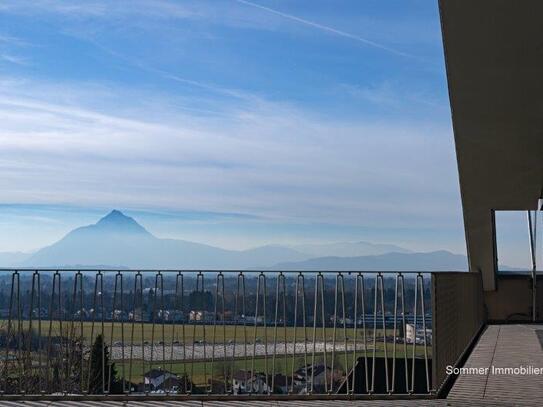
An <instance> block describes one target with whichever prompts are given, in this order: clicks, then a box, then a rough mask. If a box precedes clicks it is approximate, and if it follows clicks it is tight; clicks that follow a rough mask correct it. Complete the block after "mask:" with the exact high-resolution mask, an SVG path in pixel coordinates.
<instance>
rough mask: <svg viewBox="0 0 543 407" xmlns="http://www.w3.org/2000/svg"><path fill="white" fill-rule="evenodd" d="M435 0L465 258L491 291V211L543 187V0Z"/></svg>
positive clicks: (523, 202)
mask: <svg viewBox="0 0 543 407" xmlns="http://www.w3.org/2000/svg"><path fill="white" fill-rule="evenodd" d="M439 5H440V13H441V24H442V32H443V43H444V48H445V60H446V66H447V80H448V85H449V96H450V103H451V110H452V119H453V128H454V137H455V143H456V154H457V160H458V169H459V175H460V190H461V194H462V205H463V211H464V224H465V229H466V240H467V248H468V256H469V264H470V269H471V270H481V272H482V273H483V283H484V288H485V290H494V289H495V288H496V283H495V269H496V267H495V259H496V253H495V250H496V249H495V233H494V229H495V228H494V216H493V210H526V209H535V207H536V205H537V200H538V198H539V197H540V196H541V192H542V188H543V1H542V0H440V1H439Z"/></svg>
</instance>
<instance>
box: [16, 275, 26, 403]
mask: <svg viewBox="0 0 543 407" xmlns="http://www.w3.org/2000/svg"><path fill="white" fill-rule="evenodd" d="M21 317H22V311H21V279H20V277H19V278H18V279H17V359H18V363H17V365H18V369H17V370H18V371H19V377H18V379H17V392H18V393H19V394H20V393H21V391H22V381H23V363H24V361H23V356H22V353H23V349H22V341H23V330H22V328H23V327H22V320H21Z"/></svg>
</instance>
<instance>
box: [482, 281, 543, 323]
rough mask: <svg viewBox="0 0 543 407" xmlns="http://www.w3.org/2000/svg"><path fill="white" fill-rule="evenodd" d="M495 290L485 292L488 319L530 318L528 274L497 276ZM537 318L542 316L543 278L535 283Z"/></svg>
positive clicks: (517, 319) (511, 319) (530, 304)
mask: <svg viewBox="0 0 543 407" xmlns="http://www.w3.org/2000/svg"><path fill="white" fill-rule="evenodd" d="M496 283H497V290H496V291H487V292H485V294H484V295H485V305H486V312H487V318H488V320H489V321H500V322H502V321H526V320H531V313H532V280H531V278H530V276H528V275H526V276H503V275H501V276H498V278H497V281H496ZM537 298H538V299H539V301H538V310H537V312H538V315H539V318H541V316H543V279H540V280H539V281H538V283H537Z"/></svg>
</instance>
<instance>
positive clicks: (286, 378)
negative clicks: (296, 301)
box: [272, 275, 297, 391]
mask: <svg viewBox="0 0 543 407" xmlns="http://www.w3.org/2000/svg"><path fill="white" fill-rule="evenodd" d="M296 329H297V328H296V326H295V327H294V331H296ZM294 348H296V342H294ZM283 363H284V367H285V374H284V377H285V388H286V389H288V374H287V371H288V355H287V287H286V277H285V276H284V275H283ZM272 390H273V387H272ZM287 391H288V390H287Z"/></svg>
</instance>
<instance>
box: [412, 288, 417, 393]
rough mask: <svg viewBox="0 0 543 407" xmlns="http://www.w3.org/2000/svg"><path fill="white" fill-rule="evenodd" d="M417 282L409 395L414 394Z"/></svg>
mask: <svg viewBox="0 0 543 407" xmlns="http://www.w3.org/2000/svg"><path fill="white" fill-rule="evenodd" d="M417 285H418V281H417V279H415V308H414V312H413V329H414V331H415V332H414V334H415V337H414V338H413V354H412V358H411V393H414V392H415V353H416V348H417V308H418V298H417V297H418V295H417V294H418V290H417Z"/></svg>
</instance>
